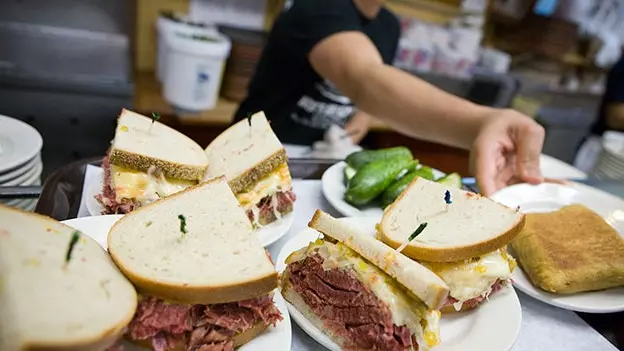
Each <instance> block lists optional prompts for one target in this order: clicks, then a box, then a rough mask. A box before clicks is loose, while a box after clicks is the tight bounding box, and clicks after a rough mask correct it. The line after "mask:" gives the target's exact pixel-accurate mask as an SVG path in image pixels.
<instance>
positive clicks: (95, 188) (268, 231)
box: [82, 167, 297, 247]
mask: <svg viewBox="0 0 624 351" xmlns="http://www.w3.org/2000/svg"><path fill="white" fill-rule="evenodd" d="M93 171H94V172H96V171H99V172H100V173H101V176H100V177H98V179H99V181H98V182H91V184H86V186H85V187H84V190H83V191H84V194H83V195H82V196H83V198H84V201H85V205H86V207H87V211H89V214H90V215H92V216H100V215H101V213H102V211H104V207H103V206H102V204H100V203H99V202H98V201H97V200H96V199H95V196H96V195H98V194H100V193H101V192H102V184H103V183H104V172H103V170H102V168H99V167H93ZM296 205H297V204H296V203H295V206H296ZM294 213H295V211H294V209H293V211H292V212H291V213H289V214H287V215H285V216H284V217H282V219H281V220H279V221H276V222H273V223H271V224H269V225H267V226H264V227H262V228H260V229H258V230H257V231H256V235H258V238H259V239H260V243H261V244H262V246H264V247H267V246H269V245H271V244H273V243H274V242H276V241H277V240H279V239H280V238H281V237H283V236H284V235H286V233H288V230H289V229H290V227H291V226H292V224H293V220H294V219H295V215H294Z"/></svg>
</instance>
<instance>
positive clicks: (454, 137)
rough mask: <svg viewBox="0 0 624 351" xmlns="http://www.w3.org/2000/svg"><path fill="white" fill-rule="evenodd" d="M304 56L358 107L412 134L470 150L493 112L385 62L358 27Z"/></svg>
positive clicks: (333, 38)
mask: <svg viewBox="0 0 624 351" xmlns="http://www.w3.org/2000/svg"><path fill="white" fill-rule="evenodd" d="M308 58H309V60H310V63H311V64H312V67H313V68H314V69H315V70H316V72H317V73H318V74H319V75H321V76H322V77H324V78H326V79H329V80H330V81H331V82H333V83H334V84H335V85H336V86H337V87H338V89H340V91H341V92H342V93H343V94H345V95H346V96H348V97H349V98H350V99H351V100H352V101H353V103H354V104H355V106H356V107H357V108H358V109H360V110H362V111H364V112H366V113H368V114H370V115H373V116H375V117H377V118H379V119H381V120H383V121H384V122H386V123H387V124H389V125H390V126H391V127H393V128H395V129H397V130H400V131H401V132H402V133H404V134H407V135H410V136H412V137H417V138H420V139H426V140H430V141H434V142H439V143H443V144H447V145H451V146H456V147H461V148H466V149H468V148H470V146H471V145H472V143H473V141H474V140H475V138H476V136H477V134H478V132H479V129H480V128H481V126H482V125H483V123H484V121H485V120H486V119H487V118H488V117H489V116H491V115H493V114H494V111H495V110H494V109H492V108H488V107H484V106H479V105H476V104H473V103H471V102H469V101H467V100H464V99H461V98H459V97H456V96H454V95H451V94H448V93H446V92H444V91H442V90H440V89H438V88H436V87H434V86H432V85H430V84H428V83H426V82H424V81H422V80H420V79H418V78H416V77H414V76H413V75H411V74H409V73H406V72H403V71H401V70H399V69H396V68H394V67H391V66H389V65H385V64H384V63H383V61H382V58H381V56H380V55H379V52H378V51H377V48H376V47H375V45H374V44H373V43H372V42H371V41H370V39H369V38H368V37H366V36H365V35H364V34H363V33H361V32H356V31H349V32H340V33H337V34H333V35H331V36H329V37H327V38H325V39H323V40H322V41H320V42H319V43H318V44H316V45H315V46H314V47H313V48H312V50H311V51H310V53H309V55H308Z"/></svg>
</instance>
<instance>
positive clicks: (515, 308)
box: [276, 217, 522, 351]
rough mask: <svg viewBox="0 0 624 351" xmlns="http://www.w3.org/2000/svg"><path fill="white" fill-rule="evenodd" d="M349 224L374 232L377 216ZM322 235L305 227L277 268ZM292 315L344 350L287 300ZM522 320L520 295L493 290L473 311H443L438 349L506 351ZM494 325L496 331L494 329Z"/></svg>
mask: <svg viewBox="0 0 624 351" xmlns="http://www.w3.org/2000/svg"><path fill="white" fill-rule="evenodd" d="M342 220H343V221H345V222H347V223H348V224H349V225H351V226H353V227H355V228H358V229H360V230H361V231H363V232H366V233H369V234H370V235H374V228H375V223H376V222H377V221H376V220H375V219H374V218H370V217H359V218H358V217H351V218H343V219H342ZM318 237H319V233H318V232H316V231H315V230H312V229H310V228H306V229H304V230H303V231H302V232H301V233H299V234H297V235H295V236H294V237H293V238H292V239H291V240H289V241H288V242H287V243H286V244H285V245H284V247H283V248H282V251H281V252H280V253H279V256H278V258H277V261H276V262H277V264H276V268H277V271H278V272H282V271H283V270H284V269H285V267H286V265H285V263H284V261H285V260H286V257H288V255H290V254H291V253H292V252H293V251H295V250H298V249H300V248H302V247H305V246H306V245H308V243H309V242H310V241H314V240H316V239H317V238H318ZM286 305H287V306H288V310H289V311H290V315H291V316H292V318H293V319H294V320H295V322H297V324H298V325H299V326H300V327H301V329H303V330H304V331H305V332H306V333H308V334H309V335H310V336H311V337H312V338H314V339H315V340H316V341H318V342H319V343H320V344H321V345H323V346H325V347H327V348H328V349H330V350H332V351H339V350H341V348H340V347H338V345H336V344H335V343H334V342H333V341H332V340H331V339H330V338H329V337H327V335H325V334H323V332H321V331H320V330H319V329H318V328H316V327H315V326H314V325H313V324H312V323H310V322H309V321H308V320H307V319H306V318H305V317H304V316H303V315H302V314H301V313H300V312H299V311H298V310H297V309H296V308H294V307H293V306H292V305H291V304H289V303H288V302H287V303H286ZM521 324H522V311H521V308H520V301H519V300H518V296H517V295H516V293H515V291H514V290H513V289H512V288H506V289H504V290H503V291H500V292H499V293H497V294H494V295H493V296H492V297H491V298H490V299H489V301H488V302H487V303H484V304H483V305H481V306H480V307H479V308H477V309H474V310H472V311H468V312H464V313H457V314H450V315H443V317H442V319H441V322H440V336H441V338H442V343H441V344H440V345H439V346H437V347H436V348H435V349H434V350H436V351H465V350H479V351H505V350H509V349H511V347H512V346H513V344H514V342H515V340H516V338H517V337H518V333H519V332H520V325H521ZM492 328H495V332H493V329H492Z"/></svg>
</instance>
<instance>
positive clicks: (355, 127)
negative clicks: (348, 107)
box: [344, 111, 372, 144]
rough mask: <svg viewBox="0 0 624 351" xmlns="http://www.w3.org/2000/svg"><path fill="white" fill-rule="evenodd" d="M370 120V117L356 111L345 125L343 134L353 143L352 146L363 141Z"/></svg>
mask: <svg viewBox="0 0 624 351" xmlns="http://www.w3.org/2000/svg"><path fill="white" fill-rule="evenodd" d="M371 119H372V118H371V116H370V115H368V114H366V113H364V112H362V111H357V112H356V113H355V114H354V115H353V117H351V119H350V120H349V122H347V124H345V128H344V129H345V132H346V133H347V135H349V136H350V137H351V141H353V143H354V144H359V143H360V141H362V139H364V137H365V136H366V134H367V133H368V128H369V126H370V123H371Z"/></svg>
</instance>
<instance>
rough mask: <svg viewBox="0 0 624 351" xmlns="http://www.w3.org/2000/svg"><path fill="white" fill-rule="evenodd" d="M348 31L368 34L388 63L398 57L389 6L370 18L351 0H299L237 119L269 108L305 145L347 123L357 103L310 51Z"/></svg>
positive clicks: (284, 130) (286, 136)
mask: <svg viewBox="0 0 624 351" xmlns="http://www.w3.org/2000/svg"><path fill="white" fill-rule="evenodd" d="M345 31H360V32H362V33H364V34H366V35H367V36H368V37H369V38H370V39H371V41H372V42H373V43H374V44H375V46H376V47H377V50H379V53H380V54H381V56H382V58H383V61H384V62H385V63H387V64H391V63H392V61H393V60H394V55H395V52H396V49H397V44H398V40H399V35H400V25H399V21H398V19H397V18H396V17H395V16H394V15H393V14H392V13H390V12H389V11H388V10H386V9H384V8H382V9H381V11H380V12H379V13H378V14H377V16H376V17H375V18H374V19H367V18H365V17H364V16H363V15H362V14H361V13H360V12H359V11H358V9H357V7H356V6H355V4H354V3H353V1H352V0H295V1H294V2H293V4H292V5H291V6H290V7H289V8H287V9H286V10H284V12H283V13H282V14H281V15H280V16H279V17H278V19H277V20H276V21H275V24H274V25H273V29H272V30H271V33H270V35H269V39H268V41H267V45H266V47H265V48H264V51H263V53H262V57H261V58H260V61H259V63H258V66H257V68H256V72H255V74H254V76H253V78H252V80H251V83H250V84H249V87H248V95H247V98H246V99H245V100H244V101H243V102H242V103H241V105H240V107H239V109H238V111H237V112H236V114H235V121H239V120H241V119H243V118H245V117H246V116H247V114H248V113H254V112H258V111H264V112H265V114H266V116H267V118H268V119H269V120H270V121H271V126H272V128H273V130H274V131H275V133H276V134H277V136H278V137H279V138H280V140H281V141H282V142H284V143H292V144H300V145H311V144H312V143H313V142H314V141H317V140H321V139H323V134H324V132H325V130H326V129H327V128H329V126H330V125H332V124H338V125H340V126H344V124H345V123H346V122H347V121H348V119H349V118H350V117H351V115H353V113H354V112H355V107H354V106H353V104H352V103H351V101H350V100H349V98H347V97H346V96H344V95H342V94H341V93H340V92H339V91H338V90H337V89H336V87H335V86H333V85H332V84H331V82H329V81H327V80H325V79H323V78H322V77H321V76H319V75H318V74H317V73H316V71H314V69H313V68H312V66H311V65H310V61H309V60H308V55H309V53H310V51H311V50H312V48H314V46H315V45H316V44H318V43H319V42H320V41H322V40H323V39H325V38H327V37H329V36H331V35H333V34H336V33H339V32H345Z"/></svg>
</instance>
